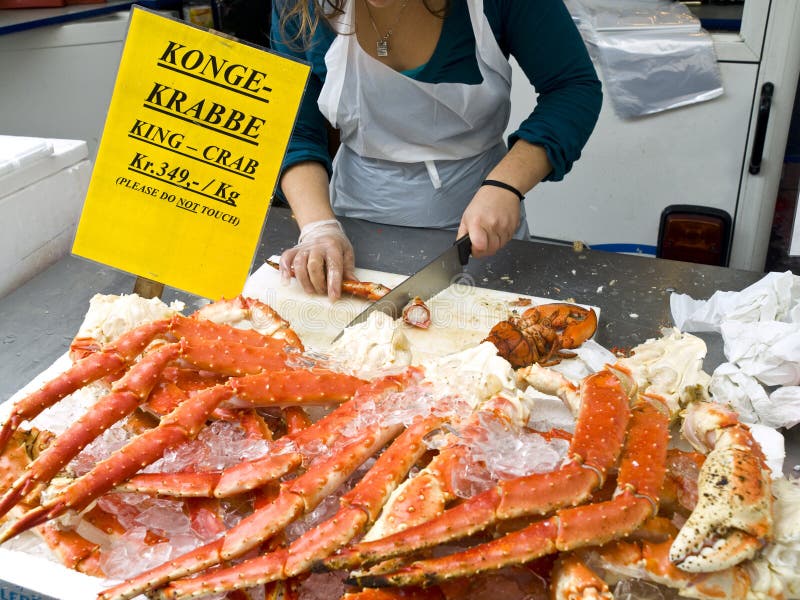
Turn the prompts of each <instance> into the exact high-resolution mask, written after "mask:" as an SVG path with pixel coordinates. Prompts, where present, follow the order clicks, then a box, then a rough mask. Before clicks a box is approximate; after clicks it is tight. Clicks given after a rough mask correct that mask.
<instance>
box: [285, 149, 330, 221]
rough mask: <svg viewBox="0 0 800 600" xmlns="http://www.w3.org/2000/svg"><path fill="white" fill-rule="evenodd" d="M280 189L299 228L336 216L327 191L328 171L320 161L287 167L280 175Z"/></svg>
mask: <svg viewBox="0 0 800 600" xmlns="http://www.w3.org/2000/svg"><path fill="white" fill-rule="evenodd" d="M281 189H282V190H283V194H284V196H285V197H286V201H287V202H288V203H289V206H290V207H291V209H292V212H293V213H294V216H295V219H296V220H297V224H298V226H300V227H301V228H302V227H303V226H304V225H307V224H308V223H311V222H313V221H324V220H328V219H334V218H336V217H335V216H334V214H333V210H332V209H331V203H330V194H329V192H328V172H327V171H326V170H325V167H324V166H322V165H321V164H320V163H318V162H303V163H298V164H296V165H293V166H291V167H289V168H288V169H287V170H286V172H284V174H283V176H282V177H281Z"/></svg>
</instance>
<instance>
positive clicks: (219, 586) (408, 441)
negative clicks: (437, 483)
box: [156, 417, 442, 599]
mask: <svg viewBox="0 0 800 600" xmlns="http://www.w3.org/2000/svg"><path fill="white" fill-rule="evenodd" d="M441 422H442V420H441V419H440V418H436V417H429V418H427V419H420V420H418V421H417V422H416V423H415V424H413V425H412V426H411V427H409V428H408V429H406V431H404V432H403V433H402V434H400V436H398V437H397V439H396V440H395V441H394V442H393V443H392V444H391V445H390V446H389V448H388V449H387V450H386V451H385V452H384V453H383V454H381V456H380V457H379V458H378V460H377V461H376V463H375V465H373V467H372V468H371V469H370V470H369V471H368V472H367V474H366V475H365V476H364V477H363V478H362V480H361V481H360V482H359V483H358V484H357V485H356V486H355V487H354V488H353V489H352V490H351V491H350V492H348V493H347V494H345V495H344V496H342V497H341V499H340V501H339V502H340V506H341V508H340V510H339V511H338V512H337V513H336V514H335V515H334V516H333V517H331V518H330V519H328V520H327V521H325V522H323V523H322V524H320V525H318V526H317V527H315V528H314V529H311V530H309V531H308V532H306V533H305V534H304V535H302V536H301V537H300V538H298V539H297V540H295V541H294V542H293V543H292V544H291V545H290V546H289V547H288V548H284V549H280V550H277V551H276V552H273V553H270V554H266V555H263V556H260V557H257V558H254V559H250V560H247V561H245V562H243V563H240V564H238V565H236V566H234V567H231V568H229V569H222V570H216V571H213V572H212V573H209V574H207V575H201V576H199V577H194V578H191V579H181V580H178V581H173V582H171V583H170V584H169V585H167V586H166V587H165V588H163V589H161V590H159V591H158V592H157V595H156V597H157V598H165V599H166V598H170V599H178V598H193V597H196V596H202V595H206V594H210V593H216V592H223V591H229V590H232V589H242V588H248V587H251V586H253V585H257V584H262V583H268V582H270V581H275V580H278V579H288V578H290V577H294V576H296V575H299V574H301V573H303V572H305V571H307V570H308V569H309V568H310V567H311V566H312V564H314V563H315V562H316V561H319V560H321V559H323V558H325V557H326V556H328V555H330V554H331V553H332V552H334V551H335V550H336V549H338V548H340V547H342V546H344V545H345V544H347V543H348V542H349V541H350V540H352V539H353V538H354V537H355V536H356V535H358V534H359V533H361V532H362V531H363V530H364V529H365V528H366V527H367V526H368V525H369V524H370V523H372V522H374V521H375V519H376V518H377V516H378V514H379V512H380V510H381V507H382V506H383V504H384V503H385V502H386V499H387V498H388V497H389V495H390V494H391V492H392V491H393V490H394V489H395V487H396V486H397V485H398V483H399V481H400V480H401V479H402V478H403V477H405V475H406V473H407V472H408V470H409V469H410V468H411V467H412V466H413V465H414V463H415V462H416V461H417V460H419V458H420V457H421V456H422V454H423V453H424V452H425V451H426V450H427V448H426V446H425V445H424V444H423V443H422V438H423V436H424V435H425V434H427V433H428V432H430V431H432V430H433V429H434V428H436V427H438V426H439V425H440V424H441Z"/></svg>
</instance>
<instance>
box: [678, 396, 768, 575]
mask: <svg viewBox="0 0 800 600" xmlns="http://www.w3.org/2000/svg"><path fill="white" fill-rule="evenodd" d="M683 431H684V437H686V438H687V439H689V440H690V441H691V442H692V444H693V445H695V447H696V449H698V450H703V449H705V448H706V447H708V446H710V447H711V448H713V449H712V450H711V452H710V453H709V454H708V456H707V457H706V460H705V462H704V463H703V466H702V467H701V468H700V474H699V477H698V480H697V487H698V502H697V505H696V506H695V508H694V510H693V511H692V514H691V515H690V516H689V518H688V519H687V521H686V523H685V524H684V526H683V527H682V528H681V531H680V533H678V535H677V537H676V538H675V542H674V543H673V545H672V549H671V550H670V559H671V560H672V562H674V563H675V564H676V565H677V566H678V567H680V568H681V569H682V570H684V571H690V572H693V573H702V572H709V571H716V570H719V569H724V568H726V567H730V566H733V565H736V564H738V563H740V562H742V561H744V560H747V559H750V558H752V557H753V556H754V555H755V553H756V552H758V551H759V550H760V549H761V548H762V547H763V546H764V544H766V543H767V542H768V541H769V540H770V539H771V538H772V535H773V520H772V494H771V485H770V472H769V469H768V468H767V466H766V464H765V461H764V455H763V453H762V452H761V450H760V447H759V446H758V444H757V442H756V441H755V440H754V439H753V436H752V434H751V433H750V430H749V428H748V427H747V426H745V425H742V424H740V423H739V421H738V418H737V416H736V414H735V413H734V412H733V411H730V410H729V409H727V408H725V407H723V406H721V405H718V404H714V403H711V402H695V403H692V404H690V405H689V407H688V408H687V414H686V417H685V419H684V423H683Z"/></svg>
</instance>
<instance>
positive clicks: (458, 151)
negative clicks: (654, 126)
mask: <svg viewBox="0 0 800 600" xmlns="http://www.w3.org/2000/svg"><path fill="white" fill-rule="evenodd" d="M272 47H273V49H275V50H276V51H277V52H280V53H284V54H289V55H293V56H296V57H298V58H301V59H303V60H306V61H308V62H309V63H310V64H311V68H312V73H311V76H310V80H309V83H308V87H307V89H306V93H305V95H304V97H303V101H302V104H301V107H300V112H299V115H298V120H297V123H296V125H295V129H294V132H293V134H292V138H291V140H290V143H289V147H288V150H287V155H286V158H285V160H284V165H283V172H282V176H281V179H280V188H281V191H282V193H283V195H284V196H285V198H286V200H287V201H288V203H289V205H290V206H291V208H292V211H293V212H294V215H295V217H296V219H297V222H298V224H299V226H300V227H301V233H300V238H299V240H298V244H297V245H296V246H295V247H294V248H291V249H289V250H287V251H286V252H284V253H283V255H282V256H281V272H282V274H283V276H284V277H285V278H288V277H289V276H290V273H292V272H293V273H294V275H295V276H296V277H297V279H298V280H299V281H300V283H301V284H302V285H303V288H304V289H305V290H306V291H308V292H317V293H326V292H327V294H328V295H329V296H330V297H331V298H336V297H338V295H339V293H340V287H341V281H342V277H347V278H353V277H354V274H353V268H354V264H353V262H354V260H353V249H352V246H351V245H350V242H349V241H348V239H347V237H346V236H345V234H344V232H343V231H342V229H341V226H340V225H339V223H338V221H337V220H336V215H343V216H350V217H356V218H362V219H367V220H370V221H375V222H379V223H386V224H392V225H406V226H417V227H435V228H447V229H453V230H457V237H460V236H462V235H464V234H466V233H469V236H470V239H471V241H472V251H473V255H474V256H478V257H480V256H488V255H491V254H493V253H495V252H496V251H497V250H499V249H500V248H501V247H502V246H503V245H504V244H506V243H507V242H508V241H509V240H510V239H511V238H512V237H517V238H520V239H524V238H525V237H527V226H526V219H525V214H524V206H523V205H522V202H521V199H522V198H523V194H525V193H526V192H528V191H529V190H530V189H531V188H533V187H534V186H535V185H536V184H538V183H539V182H540V181H543V180H551V181H557V180H560V179H561V178H563V176H564V175H565V174H566V173H567V172H568V171H569V170H570V168H571V166H572V162H573V161H575V160H577V159H578V157H579V156H580V152H581V149H582V148H583V145H584V144H585V143H586V140H587V139H588V137H589V134H590V133H591V131H592V129H593V128H594V124H595V122H596V120H597V115H598V113H599V110H600V104H601V97H602V94H601V90H600V82H599V81H598V79H597V74H596V72H595V70H594V67H593V66H592V63H591V61H590V59H589V56H588V54H587V52H586V49H585V46H584V44H583V40H582V39H581V37H580V35H579V33H578V31H577V29H576V28H575V26H574V24H573V22H572V19H571V17H570V15H569V13H568V12H567V10H566V9H565V7H564V4H563V0H275V2H274V4H273V15H272ZM509 56H513V57H514V58H515V59H516V60H517V62H518V63H519V65H520V67H521V68H522V70H523V71H524V72H525V74H526V75H527V76H528V78H529V80H530V81H531V83H532V84H533V85H534V86H535V88H536V92H537V94H538V99H537V102H536V106H535V108H534V109H533V111H532V113H531V114H530V116H528V117H527V118H526V119H525V120H524V121H523V123H521V124H520V126H519V128H518V129H517V131H516V132H515V133H514V134H512V135H511V137H510V138H509V146H510V149H509V148H507V147H506V144H505V142H504V140H503V138H502V136H503V132H504V131H505V130H506V126H507V124H508V118H509V113H510V90H511V67H510V65H509V62H508V58H509ZM531 104H532V105H533V104H534V102H533V98H531ZM326 121H327V122H328V123H330V124H331V125H332V126H333V127H334V128H336V129H338V130H339V132H340V139H341V146H340V147H339V150H338V152H337V153H336V157H335V160H334V161H333V164H331V161H330V159H329V154H328V150H327V148H328V145H327V144H328V140H327V133H326V131H327V123H326ZM329 177H330V183H329Z"/></svg>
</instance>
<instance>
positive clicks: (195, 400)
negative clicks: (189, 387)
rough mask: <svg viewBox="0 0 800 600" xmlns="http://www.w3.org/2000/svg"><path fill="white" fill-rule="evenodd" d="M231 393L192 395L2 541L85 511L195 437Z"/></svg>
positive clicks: (0, 534)
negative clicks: (94, 502) (71, 513)
mask: <svg viewBox="0 0 800 600" xmlns="http://www.w3.org/2000/svg"><path fill="white" fill-rule="evenodd" d="M232 393H233V392H232V390H231V389H230V388H228V387H226V386H215V387H213V388H209V389H207V390H202V391H200V392H196V393H194V394H192V396H191V398H190V400H189V401H188V402H184V403H183V404H181V405H180V406H178V408H176V409H175V410H174V411H172V412H171V413H170V414H168V415H167V416H166V417H164V418H163V419H161V423H160V424H159V426H158V427H156V428H155V429H151V430H149V431H146V432H144V433H142V434H141V435H139V436H138V437H136V438H134V439H133V440H132V441H130V442H129V443H128V444H127V445H126V446H124V447H123V448H122V449H120V450H118V451H117V452H115V453H114V454H112V455H111V456H109V457H108V458H107V459H105V460H103V461H101V462H99V463H98V464H97V465H96V466H95V467H94V469H92V470H91V471H89V472H88V473H86V474H85V475H83V476H82V477H79V478H78V479H76V480H75V481H74V482H72V483H71V484H70V485H68V486H67V487H66V488H64V489H63V490H62V491H61V492H59V493H58V494H57V495H56V496H55V497H54V498H52V499H51V500H49V501H48V502H46V503H44V504H42V505H41V506H39V507H37V508H35V509H33V510H31V511H28V512H27V513H25V514H24V515H23V516H21V517H20V518H19V519H17V520H16V521H13V522H11V523H9V524H8V525H7V526H6V527H5V528H4V529H3V530H2V531H0V543H2V542H4V541H6V540H8V539H10V538H11V537H13V536H15V535H17V534H19V533H21V532H23V531H25V530H26V529H29V528H31V527H35V526H36V525H41V524H42V523H44V522H45V521H47V520H49V519H53V518H55V517H57V516H59V515H61V514H63V513H64V512H65V511H67V510H77V511H80V510H83V509H84V508H86V507H87V506H88V505H89V504H90V503H91V502H92V501H93V500H94V499H96V498H98V497H99V496H101V495H102V494H104V493H106V492H108V491H110V490H111V489H113V488H114V487H115V486H116V485H118V484H120V483H121V482H122V481H124V480H125V479H127V478H128V477H130V476H131V475H133V474H134V473H136V472H137V471H138V470H139V469H141V468H143V467H145V466H147V465H149V464H150V463H151V462H153V461H154V460H156V459H157V458H159V457H160V456H161V455H162V454H163V453H164V450H166V449H167V448H171V447H173V446H175V445H177V444H179V443H181V442H184V441H186V440H189V439H192V438H194V437H195V436H196V435H197V434H198V433H199V432H200V429H201V428H202V427H203V426H204V425H205V422H206V419H207V418H208V415H209V414H210V413H211V412H212V411H213V410H214V408H216V407H217V405H218V404H219V403H220V402H222V401H223V400H225V399H227V398H229V397H230V396H231V394H232Z"/></svg>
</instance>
